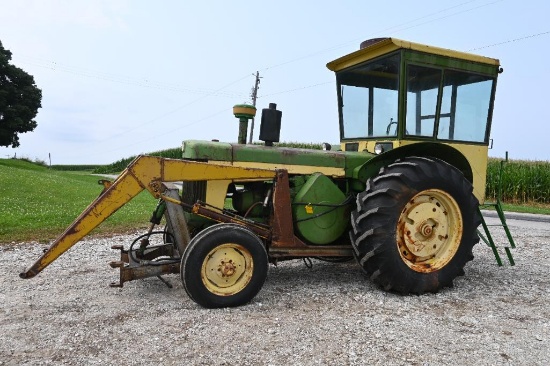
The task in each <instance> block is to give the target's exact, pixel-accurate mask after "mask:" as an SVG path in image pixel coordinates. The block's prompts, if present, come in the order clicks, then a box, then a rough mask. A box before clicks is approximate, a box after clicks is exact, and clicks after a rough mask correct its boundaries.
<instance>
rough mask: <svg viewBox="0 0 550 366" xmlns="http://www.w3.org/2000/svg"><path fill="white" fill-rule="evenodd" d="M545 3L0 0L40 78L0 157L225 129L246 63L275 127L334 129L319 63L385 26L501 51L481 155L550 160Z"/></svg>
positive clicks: (72, 154)
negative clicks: (16, 136)
mask: <svg viewBox="0 0 550 366" xmlns="http://www.w3.org/2000/svg"><path fill="white" fill-rule="evenodd" d="M548 14H550V2H548V1H543V0H539V1H534V0H524V1H513V0H477V1H476V0H473V1H472V0H471V1H464V0H456V1H453V0H447V1H438V0H437V1H436V0H433V1H428V0H416V1H376V2H374V1H345V0H342V1H338V2H335V1H330V2H328V1H326V2H324V1H295V0H294V1H286V0H281V1H276V2H262V1H239V0H236V1H183V0H180V1H176V0H173V1H168V0H166V1H160V0H159V1H140V0H133V1H130V0H127V1H124V0H96V1H92V0H89V1H72V0H49V1H48V0H17V1H15V0H0V40H1V41H2V43H3V45H4V48H6V49H8V50H10V51H11V52H12V53H13V58H12V63H13V64H14V65H16V66H18V67H20V68H22V69H23V70H25V71H26V72H28V73H30V74H31V75H33V76H34V78H35V81H36V84H37V86H38V87H39V88H40V89H41V90H42V108H41V109H40V110H39V113H38V116H37V118H36V120H37V122H38V127H37V128H36V129H35V130H34V131H33V132H30V133H26V134H21V135H20V142H21V146H20V147H18V148H16V149H12V148H0V157H1V158H6V157H8V156H10V157H11V156H13V155H14V154H15V153H16V154H17V157H26V158H29V159H31V160H35V159H39V160H43V161H45V162H48V154H51V162H52V164H107V163H111V162H114V161H117V160H119V159H122V158H126V157H129V156H132V155H137V154H141V153H148V152H152V151H158V150H162V149H166V148H174V147H179V146H181V142H182V141H183V140H185V139H206V140H211V139H219V140H221V141H228V142H235V141H236V140H237V135H238V121H237V119H235V118H234V117H233V115H232V106H233V105H234V104H238V103H243V102H249V103H250V91H251V89H252V87H253V85H254V74H255V73H256V71H259V72H260V76H261V77H262V79H261V84H260V89H259V93H258V94H259V99H258V101H257V107H258V109H259V110H260V109H262V108H267V107H268V104H269V103H277V108H278V109H280V110H282V113H283V114H282V116H283V118H282V131H281V140H282V141H288V142H290V141H300V142H323V141H327V142H331V143H334V142H337V141H338V140H339V133H338V119H337V109H336V108H337V105H336V88H335V82H334V74H333V73H332V72H331V71H329V70H328V69H327V68H326V63H327V62H329V61H332V60H333V59H336V58H338V57H340V56H342V55H344V54H347V53H350V52H353V51H355V50H357V49H358V48H359V44H360V43H361V41H363V40H366V39H369V38H374V37H385V36H389V37H396V38H400V39H405V40H409V41H413V42H418V43H425V44H429V45H433V46H439V47H444V48H451V49H455V50H459V51H467V52H472V53H477V54H481V55H484V56H489V57H493V58H498V59H500V61H501V64H502V67H503V68H504V73H503V74H501V75H500V77H499V82H498V90H497V98H496V103H495V113H494V117H493V129H492V133H491V138H492V139H493V141H494V144H493V149H492V150H490V151H489V155H490V156H492V157H503V156H504V154H505V151H508V152H509V155H510V158H512V159H529V160H550V148H549V146H550V143H549V140H550V134H549V133H548V132H547V131H548V129H549V127H548V126H549V124H550V118H549V115H550V112H549V108H548V105H549V104H550V93H549V92H548V85H550V72H548V70H546V68H545V65H546V63H547V62H548V60H549V59H550V57H549V56H550V54H549V53H550V47H549V46H550V25H549V23H548V20H547V18H548ZM255 131H256V133H255V134H254V135H255V137H254V139H255V140H257V136H258V131H259V126H258V125H257V126H256V128H255Z"/></svg>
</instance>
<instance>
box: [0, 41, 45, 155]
mask: <svg viewBox="0 0 550 366" xmlns="http://www.w3.org/2000/svg"><path fill="white" fill-rule="evenodd" d="M10 60H11V52H10V51H8V50H6V49H4V47H3V46H2V42H1V41H0V146H6V147H7V146H10V145H11V147H17V146H19V136H18V134H20V133H25V132H29V131H32V130H34V129H35V128H36V125H37V124H36V121H35V120H34V118H35V117H36V114H37V112H38V108H40V107H41V106H42V104H41V101H42V91H41V90H40V89H38V87H37V86H36V85H35V83H34V78H33V77H32V75H29V74H27V73H26V72H25V71H23V70H22V69H20V68H18V67H16V66H14V65H11V64H10V63H9V61H10Z"/></svg>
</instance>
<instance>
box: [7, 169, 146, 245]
mask: <svg viewBox="0 0 550 366" xmlns="http://www.w3.org/2000/svg"><path fill="white" fill-rule="evenodd" d="M99 178H100V177H97V176H93V175H90V173H89V172H67V171H56V170H53V169H52V170H50V169H48V168H46V167H44V166H41V165H37V164H33V163H30V162H27V161H22V160H13V159H0V243H9V242H14V241H15V242H18V241H23V240H39V241H44V240H48V239H51V238H53V237H55V236H57V235H59V234H60V233H61V232H63V231H64V230H65V228H66V227H67V226H68V225H69V224H70V223H71V222H72V221H73V220H74V219H75V218H76V217H77V216H78V215H79V214H80V213H81V212H82V211H83V210H84V209H85V208H86V207H87V206H88V205H89V203H90V202H92V201H93V200H94V199H95V198H96V197H97V196H98V195H99V194H100V192H101V191H102V186H100V185H98V184H97V181H98V179H99ZM155 204H156V201H155V200H154V199H153V198H152V197H151V196H150V195H149V194H148V193H146V192H142V193H141V194H140V195H138V197H136V198H135V199H134V200H133V201H131V202H130V203H129V204H127V205H126V206H123V207H122V208H121V209H120V210H119V211H118V212H116V213H115V214H114V215H113V216H112V217H111V218H109V219H108V220H107V221H106V222H105V223H103V224H102V225H101V226H100V228H98V229H97V231H98V232H109V231H113V230H125V229H129V228H134V227H137V226H140V225H141V226H145V225H146V224H147V221H148V219H149V216H150V213H151V212H152V210H153V209H154V207H155Z"/></svg>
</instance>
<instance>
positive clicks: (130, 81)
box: [19, 56, 245, 98]
mask: <svg viewBox="0 0 550 366" xmlns="http://www.w3.org/2000/svg"><path fill="white" fill-rule="evenodd" d="M19 57H21V58H22V61H21V62H22V63H26V64H29V65H34V66H37V67H41V68H45V69H49V70H52V71H59V72H64V73H68V74H72V75H77V76H82V77H86V78H91V79H98V80H105V81H110V82H113V83H119V84H125V85H131V86H138V87H142V88H149V89H157V90H167V91H170V92H176V93H191V94H208V95H209V96H221V97H228V98H236V97H243V96H245V94H244V93H240V92H235V91H233V92H232V91H221V90H220V89H216V90H211V89H202V88H188V87H184V86H181V85H178V84H170V83H166V82H160V81H155V80H150V79H136V78H132V77H129V76H124V75H117V74H110V73H105V72H101V71H97V70H90V69H85V68H80V67H75V66H70V65H65V64H61V63H58V62H57V61H51V60H45V59H40V58H37V57H32V56H19Z"/></svg>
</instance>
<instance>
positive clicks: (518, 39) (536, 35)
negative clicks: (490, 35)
mask: <svg viewBox="0 0 550 366" xmlns="http://www.w3.org/2000/svg"><path fill="white" fill-rule="evenodd" d="M546 34H550V31H546V32H542V33H536V34H530V35H528V36H525V37H519V38H514V39H509V40H507V41H504V42H499V43H493V44H490V45H487V46H481V47H477V48H472V49H470V50H468V51H477V50H482V49H484V48H489V47H495V46H500V45H502V44H507V43H513V42H518V41H523V40H524V39H529V38H535V37H539V36H544V35H546Z"/></svg>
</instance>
